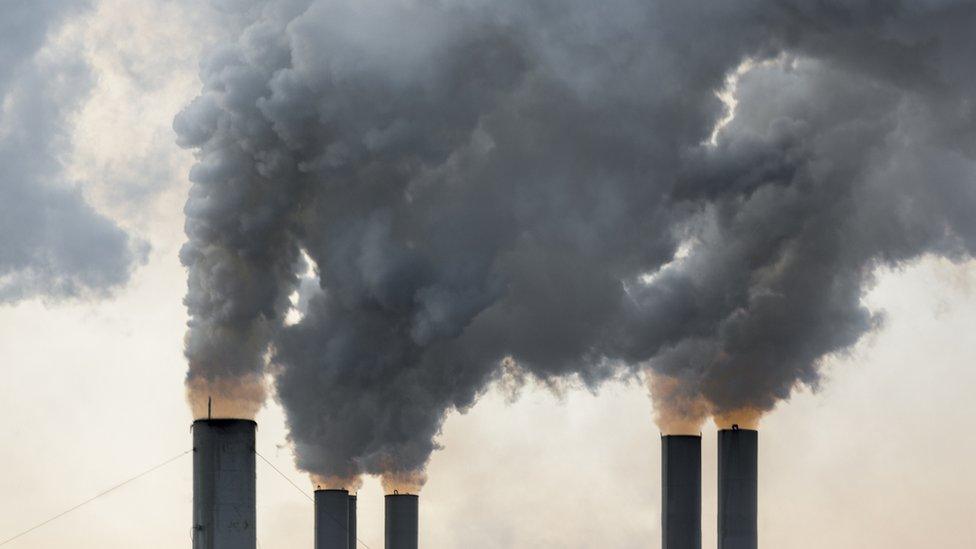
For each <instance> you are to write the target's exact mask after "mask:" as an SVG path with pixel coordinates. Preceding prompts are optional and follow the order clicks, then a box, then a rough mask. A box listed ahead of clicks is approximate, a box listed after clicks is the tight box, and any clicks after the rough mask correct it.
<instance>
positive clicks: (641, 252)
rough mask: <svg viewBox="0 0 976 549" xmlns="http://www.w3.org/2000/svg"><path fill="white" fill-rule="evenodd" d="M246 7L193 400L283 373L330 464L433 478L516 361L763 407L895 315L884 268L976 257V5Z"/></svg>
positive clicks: (232, 81) (527, 367)
mask: <svg viewBox="0 0 976 549" xmlns="http://www.w3.org/2000/svg"><path fill="white" fill-rule="evenodd" d="M242 14H243V15H242V17H245V18H248V17H249V18H250V23H247V24H244V26H243V30H242V32H241V33H240V36H239V38H238V40H237V41H236V42H234V43H230V44H224V45H222V46H221V47H219V48H216V49H215V50H214V51H212V52H211V53H210V54H209V56H208V57H207V58H206V59H205V60H204V62H203V63H202V78H203V82H204V89H203V92H202V93H201V95H200V96H199V97H198V98H197V99H196V100H194V102H193V103H192V104H190V105H189V106H188V107H187V108H186V109H185V110H184V111H183V112H182V113H181V114H180V115H179V116H178V117H177V119H176V121H175V128H176V131H177V133H178V134H179V138H180V143H181V144H182V145H184V146H186V147H190V148H194V149H195V150H196V151H197V154H198V158H199V162H198V164H197V165H196V166H195V167H194V169H193V171H192V172H191V180H192V181H193V184H194V185H193V189H192V192H191V195H190V198H189V201H188V203H187V207H186V212H187V234H188V236H189V241H188V243H187V244H186V246H185V247H184V249H183V252H182V258H183V261H184V263H185V264H186V265H187V266H188V268H189V272H190V279H189V280H190V283H189V292H188V295H187V304H188V307H189V310H190V313H191V316H192V319H191V323H190V329H189V332H188V334H187V356H188V359H189V361H190V373H189V380H188V386H189V388H190V391H191V401H193V402H196V403H199V402H205V400H206V396H207V395H209V394H215V396H217V397H218V398H220V397H223V398H224V399H225V400H228V401H231V402H232V403H233V402H235V401H236V402H238V403H240V402H243V404H241V406H240V407H241V409H246V410H250V411H251V412H253V410H256V409H257V408H258V407H259V406H260V403H261V400H262V399H263V385H262V380H263V379H264V375H265V373H266V372H270V373H271V374H272V377H273V380H274V384H275V394H276V396H277V398H278V399H279V400H280V402H281V404H282V405H283V406H284V409H285V411H286V413H287V421H288V426H289V429H290V436H291V439H292V441H293V442H294V444H295V448H296V453H297V459H298V462H299V466H300V467H302V468H303V469H305V470H307V471H309V472H310V473H312V474H313V475H316V477H317V478H327V479H350V480H349V482H350V483H351V482H353V481H352V480H351V479H354V478H355V477H357V476H358V475H361V474H364V473H365V474H383V475H385V477H386V478H387V479H388V480H389V483H388V485H389V486H390V487H393V486H397V485H399V486H407V487H409V488H411V489H417V488H418V487H419V485H420V484H422V481H423V469H424V466H425V464H426V462H427V460H428V459H429V457H430V454H431V452H432V451H433V450H434V449H436V447H437V445H436V441H435V439H436V435H437V433H438V431H439V429H440V427H441V423H442V421H443V418H444V414H445V412H446V411H448V410H452V409H458V410H464V409H466V408H468V407H470V406H471V405H472V404H473V403H474V402H475V401H476V400H477V398H478V395H479V394H480V393H482V392H483V391H484V390H486V386H487V385H488V384H489V383H490V382H491V381H493V380H495V379H498V377H499V376H500V375H501V372H502V370H503V368H502V365H503V364H505V365H507V368H506V369H507V370H511V369H512V368H513V367H514V368H517V369H518V370H519V371H520V372H521V373H522V374H524V375H526V376H528V377H534V378H537V379H541V380H543V381H558V380H564V379H567V378H574V379H579V380H581V381H582V382H584V383H586V384H587V385H589V386H593V387H595V386H597V385H599V383H600V382H601V381H604V380H606V379H608V378H611V377H615V376H618V375H621V374H624V375H626V374H628V373H630V372H638V371H641V370H643V369H649V370H650V371H651V372H653V374H652V375H650V376H649V377H650V378H651V379H652V380H654V381H653V383H652V385H653V386H654V387H655V388H656V389H655V390H652V392H653V393H655V395H656V396H657V397H658V398H657V401H656V407H657V411H658V418H659V422H660V424H661V427H662V429H663V430H665V431H669V432H673V431H682V430H687V429H690V428H694V426H695V425H700V424H701V422H702V421H703V420H704V419H705V418H706V417H708V416H715V417H716V418H720V420H719V421H721V422H726V421H728V422H733V421H738V418H742V419H743V420H744V421H750V422H751V421H753V420H754V419H755V418H756V417H758V415H759V414H761V413H762V412H763V411H767V410H769V409H771V408H772V407H773V406H775V404H776V403H777V402H779V401H781V400H783V399H786V398H788V397H789V396H790V394H791V391H792V390H793V389H794V388H795V387H797V386H798V385H801V384H806V385H816V384H817V383H818V381H819V365H820V363H821V362H822V360H823V359H824V358H825V357H827V356H829V355H831V354H834V353H839V352H843V351H845V350H846V349H849V348H850V347H851V346H852V345H854V344H855V343H856V342H857V341H858V340H859V339H860V338H861V337H862V336H863V335H864V334H866V333H868V332H869V331H871V330H872V329H875V328H876V327H877V326H879V325H880V323H881V322H882V320H883V318H882V317H881V316H880V315H879V314H878V313H875V312H871V311H868V310H867V309H866V308H865V307H864V306H863V305H862V304H861V296H862V295H863V293H864V292H865V290H866V289H868V288H869V287H870V286H871V284H872V273H873V272H874V271H875V270H876V269H877V268H878V267H879V266H882V265H899V264H903V263H905V262H908V261H911V260H913V259H916V258H918V257H920V256H922V255H925V254H938V255H943V256H948V257H953V258H963V257H968V256H970V255H971V254H972V252H973V250H974V246H976V220H974V218H973V216H972V215H971V212H972V211H973V207H974V206H976V185H974V176H976V158H974V157H976V124H974V122H976V121H974V115H976V112H974V109H976V105H974V103H973V100H972V97H973V93H974V91H976V85H974V84H976V82H974V81H973V78H974V77H973V76H972V74H973V73H972V71H971V70H969V69H968V63H970V60H971V59H972V58H973V54H974V53H976V38H974V36H973V34H972V32H971V29H972V28H974V24H976V5H973V4H972V3H970V2H962V1H942V2H938V1H929V2H907V1H906V2H872V1H869V0H862V1H841V0H833V1H823V2H816V3H811V2H801V1H799V0H795V1H794V0H790V1H787V0H781V1H778V2H759V1H754V2H735V3H731V2H717V1H704V0H702V1H689V2H667V1H651V2H648V1H637V0H612V1H609V2H600V3H596V2H584V1H569V2H567V1H558V2H557V1H555V0H530V1H524V0H522V1H518V2H514V1H512V2H508V1H502V2H498V1H495V2H483V1H478V0H471V1H461V0H458V1H453V2H452V1H442V2H434V1H424V0H411V1H407V0H399V1H397V0H387V1H380V0H367V1H355V2H353V1H351V0H349V1H344V0H329V1H326V0H322V1H296V0H293V1H285V0H280V1H273V2H269V3H267V4H265V5H263V6H259V7H252V8H251V9H249V10H245V11H244V12H242ZM239 15H241V14H239ZM304 256H307V257H308V258H309V259H310V261H311V263H312V267H313V272H314V276H315V278H316V280H317V282H318V284H317V285H316V286H315V287H314V288H312V289H311V290H309V289H308V288H306V289H305V290H303V292H302V293H303V296H302V303H303V310H304V315H303V316H302V318H301V319H300V320H299V321H297V322H286V315H287V313H288V309H289V307H290V301H289V296H290V295H291V294H292V293H293V292H295V291H296V290H297V289H298V288H299V284H300V282H301V280H300V276H299V274H300V273H301V272H303V271H304V269H305V261H306V260H305V259H303V257H304ZM268 361H270V364H271V367H270V369H266V362H268ZM241 395H244V396H241ZM230 405H231V406H235V404H230ZM198 409H199V408H198ZM334 482H336V483H339V482H340V480H334Z"/></svg>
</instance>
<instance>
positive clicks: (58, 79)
mask: <svg viewBox="0 0 976 549" xmlns="http://www.w3.org/2000/svg"><path fill="white" fill-rule="evenodd" d="M87 7H88V2H85V1H80V0H40V1H37V2H16V3H14V5H4V7H3V17H2V18H0V36H2V37H3V38H2V39H0V305H4V304H7V303H12V302H17V301H20V300H22V299H29V298H38V297H39V298H42V299H46V300H58V299H64V298H91V297H101V296H104V295H106V294H109V293H111V292H112V291H113V290H116V289H118V288H119V287H121V286H122V285H124V284H125V283H126V282H128V280H129V277H130V274H131V273H132V271H133V269H134V268H135V267H136V266H137V265H139V264H140V263H141V262H143V261H144V260H145V257H146V253H147V247H148V246H147V245H146V244H145V243H144V242H142V241H139V240H138V239H136V238H133V237H131V236H130V235H128V234H126V232H125V231H123V230H122V229H121V228H120V227H119V226H117V225H116V224H115V222H114V221H113V220H111V219H109V218H108V217H105V216H103V215H102V214H100V213H99V212H97V211H96V210H95V209H94V208H93V207H92V206H91V204H89V203H88V201H86V200H85V197H84V196H83V194H82V192H81V190H80V187H81V186H82V185H81V184H80V183H79V182H77V181H73V180H72V179H71V178H70V177H69V176H68V175H67V174H66V173H65V172H66V170H65V161H64V159H65V156H66V154H67V152H68V151H70V145H71V135H70V131H69V123H68V122H69V120H70V118H71V116H72V115H73V114H74V113H75V111H77V110H78V109H79V108H80V107H81V105H83V104H84V100H85V99H86V98H87V95H88V90H89V89H90V87H91V86H90V85H91V83H92V80H93V77H92V75H91V73H90V71H89V67H88V65H87V64H86V63H85V62H84V61H83V60H82V57H81V56H80V55H79V54H78V52H75V51H64V50H65V48H64V47H63V46H59V45H58V44H57V40H56V37H57V34H58V32H59V31H60V29H61V26H62V24H63V22H64V21H66V20H68V19H70V17H71V16H77V15H78V14H79V13H80V12H83V11H84V10H85V9H86V8H87Z"/></svg>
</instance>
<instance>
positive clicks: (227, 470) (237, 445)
mask: <svg viewBox="0 0 976 549" xmlns="http://www.w3.org/2000/svg"><path fill="white" fill-rule="evenodd" d="M256 428H257V424H256V423H255V422H253V421H251V420H246V419H201V420H197V421H194V422H193V549H255V548H256V546H257V534H256V530H255V526H256V519H255V518H256V512H255V491H256V490H255V459H254V456H255V454H254V432H255V429H256Z"/></svg>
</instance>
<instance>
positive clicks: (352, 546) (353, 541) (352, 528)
mask: <svg viewBox="0 0 976 549" xmlns="http://www.w3.org/2000/svg"><path fill="white" fill-rule="evenodd" d="M348 525H349V549H356V546H357V544H358V543H359V539H358V538H357V537H356V496H354V495H350V496H349V522H348Z"/></svg>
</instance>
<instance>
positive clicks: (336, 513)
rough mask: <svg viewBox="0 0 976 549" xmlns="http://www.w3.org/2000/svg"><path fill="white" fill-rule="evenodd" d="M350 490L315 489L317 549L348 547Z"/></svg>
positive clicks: (346, 548)
mask: <svg viewBox="0 0 976 549" xmlns="http://www.w3.org/2000/svg"><path fill="white" fill-rule="evenodd" d="M348 546H349V492H348V491H346V490H316V491H315V549H348Z"/></svg>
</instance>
